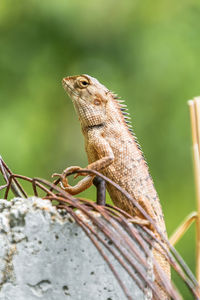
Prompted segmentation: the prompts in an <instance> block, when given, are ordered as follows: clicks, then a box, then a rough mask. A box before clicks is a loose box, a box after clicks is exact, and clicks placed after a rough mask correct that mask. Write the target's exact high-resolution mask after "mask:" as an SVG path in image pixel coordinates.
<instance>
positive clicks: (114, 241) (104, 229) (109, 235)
mask: <svg viewBox="0 0 200 300" xmlns="http://www.w3.org/2000/svg"><path fill="white" fill-rule="evenodd" d="M47 198H48V199H51V197H50V198H49V197H47ZM51 200H57V201H60V202H64V203H65V202H66V200H64V199H63V198H60V197H56V198H55V197H54V198H52V199H51ZM67 202H71V204H73V203H74V201H70V200H69V199H68V201H67ZM91 204H92V205H94V203H91ZM76 208H78V209H80V210H81V211H83V212H84V214H86V216H87V217H88V218H89V219H90V220H91V221H92V222H93V223H94V224H95V226H97V227H98V228H99V229H100V230H101V231H102V232H103V233H104V234H105V236H107V238H108V239H109V240H110V241H111V242H112V244H113V245H114V246H115V248H116V249H117V250H118V251H119V252H120V253H121V255H122V257H123V258H124V259H125V260H126V261H127V263H128V265H129V267H132V268H133V270H136V271H137V272H138V274H139V276H140V277H141V279H142V280H143V281H144V282H145V283H146V284H147V285H148V286H149V287H150V288H151V289H152V290H153V291H154V292H155V293H157V292H156V289H155V287H154V286H153V283H152V282H150V281H149V280H148V279H147V278H146V277H145V276H144V274H143V270H142V269H141V268H140V267H139V266H137V265H135V263H134V262H133V261H132V260H131V257H129V256H128V255H127V252H126V251H124V250H122V249H121V246H120V240H119V237H121V238H123V239H122V241H121V243H122V244H123V245H124V244H125V245H127V246H130V244H129V245H128V241H127V239H126V236H124V234H123V233H120V236H118V235H117V236H114V234H113V232H111V231H110V230H109V228H107V227H105V225H104V224H103V223H102V221H101V219H99V220H98V219H97V218H95V217H94V216H92V215H91V214H90V213H89V212H88V210H87V209H85V207H84V206H83V205H79V204H78V203H76ZM96 210H97V211H99V212H100V213H101V215H102V216H103V217H105V216H106V217H107V215H105V214H104V213H103V212H104V210H103V209H101V208H100V207H99V206H97V205H96ZM107 221H109V222H110V221H111V219H110V218H107ZM93 233H94V234H95V235H96V233H95V231H94V232H93ZM98 239H100V240H101V242H102V243H103V244H104V246H105V247H106V248H107V249H108V250H109V251H110V252H111V253H112V254H113V255H114V256H115V257H116V259H117V260H118V261H119V262H120V263H121V265H122V266H123V268H125V269H126V270H127V272H128V273H129V275H131V276H132V278H133V279H134V280H135V281H136V282H137V278H136V277H135V275H134V273H130V270H129V269H127V266H126V264H124V262H123V260H121V258H120V257H119V256H118V255H116V254H115V253H114V252H113V250H112V248H110V247H109V246H108V245H107V244H106V243H105V242H104V241H103V240H102V239H101V238H100V237H98ZM131 248H132V249H130V248H129V250H130V251H133V255H134V256H135V257H136V258H137V259H139V260H143V257H142V256H141V253H140V251H138V250H136V249H134V248H133V247H131ZM142 264H143V263H142ZM145 265H146V262H144V266H145ZM138 283H139V282H137V284H138ZM139 286H140V285H139ZM140 287H141V286H140ZM158 299H159V297H158ZM175 299H176V298H175Z"/></svg>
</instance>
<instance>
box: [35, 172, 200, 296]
mask: <svg viewBox="0 0 200 300" xmlns="http://www.w3.org/2000/svg"><path fill="white" fill-rule="evenodd" d="M79 172H85V173H93V174H95V175H97V176H100V177H102V178H103V179H104V180H105V181H106V182H109V183H111V184H112V185H113V186H115V187H116V188H117V189H118V190H119V191H121V192H122V193H123V194H124V195H126V197H127V198H128V199H129V200H130V201H132V202H133V204H134V205H135V206H136V207H137V208H138V209H139V210H140V211H141V213H142V214H143V215H144V216H145V217H146V218H147V219H148V220H149V222H150V223H151V224H152V225H153V226H154V228H155V229H156V230H157V232H158V233H159V234H160V236H161V238H162V239H163V240H164V241H165V242H166V244H167V245H168V246H169V248H170V249H171V251H172V253H173V255H174V256H175V257H176V259H177V261H178V262H179V263H180V264H181V266H182V268H183V269H184V271H185V272H186V274H187V275H188V277H189V278H187V277H186V276H185V274H184V273H183V271H182V269H181V268H180V266H179V265H178V264H177V263H176V261H175V260H174V258H173V256H172V255H171V254H170V253H169V252H168V251H167V249H166V248H165V247H164V246H163V244H162V243H161V244H160V245H161V246H162V248H163V249H164V251H167V253H168V254H169V258H170V262H171V263H172V265H173V266H174V267H176V268H175V269H176V271H177V273H178V274H179V276H180V277H181V278H182V279H183V280H184V281H185V283H186V284H187V285H188V287H189V288H190V290H191V291H192V293H193V294H194V296H196V297H197V298H199V297H200V291H199V286H198V283H197V282H196V279H195V277H194V276H193V274H192V272H191V271H190V270H189V269H188V267H187V266H186V264H185V263H184V261H183V260H182V258H181V257H180V255H179V254H178V253H177V252H176V250H175V249H174V248H173V247H172V246H171V245H170V244H169V242H168V240H167V239H166V238H165V237H164V235H162V233H160V232H159V229H158V228H157V226H156V225H155V223H154V221H153V220H152V219H151V218H150V217H149V215H148V214H147V213H146V212H145V211H144V209H143V208H142V207H141V206H140V205H139V204H138V203H137V202H136V201H135V200H134V199H133V198H132V197H131V196H130V195H129V193H127V192H126V191H125V190H124V189H123V188H121V187H120V186H119V185H118V184H116V183H114V182H113V181H112V180H110V179H109V178H107V177H105V176H104V175H102V174H101V173H99V172H97V171H94V170H88V169H82V170H78V171H76V172H73V173H79ZM69 175H72V174H69ZM37 180H38V181H40V182H42V183H43V184H46V185H47V186H49V187H52V185H51V184H50V183H49V182H48V181H46V180H43V179H40V178H37ZM55 187H56V186H55V185H54V188H55ZM56 189H57V190H59V191H61V194H63V195H68V194H67V193H66V192H65V191H63V190H61V189H60V188H58V187H56V188H55V190H56ZM144 228H145V227H144ZM150 232H151V231H150ZM151 233H152V232H151ZM152 235H153V234H152ZM153 236H154V235H153ZM157 242H158V241H157Z"/></svg>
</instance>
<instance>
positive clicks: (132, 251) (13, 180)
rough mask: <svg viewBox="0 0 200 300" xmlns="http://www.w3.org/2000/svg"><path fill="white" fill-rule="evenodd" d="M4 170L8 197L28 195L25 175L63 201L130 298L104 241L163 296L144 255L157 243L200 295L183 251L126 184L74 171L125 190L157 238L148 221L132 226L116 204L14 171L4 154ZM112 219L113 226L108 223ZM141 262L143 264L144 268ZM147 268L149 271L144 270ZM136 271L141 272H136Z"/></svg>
mask: <svg viewBox="0 0 200 300" xmlns="http://www.w3.org/2000/svg"><path fill="white" fill-rule="evenodd" d="M0 171H1V173H2V175H3V177H4V179H5V181H6V184H5V185H2V186H0V190H2V189H5V194H4V199H7V197H8V193H9V191H10V190H12V191H13V193H14V195H15V196H19V197H25V198H27V197H28V196H27V193H26V192H25V190H24V189H23V187H22V186H21V184H20V183H19V182H18V179H22V180H26V181H28V182H30V183H31V184H32V187H33V193H34V195H35V196H38V192H37V188H39V189H40V190H42V191H43V192H44V193H45V195H44V197H43V198H45V199H49V200H50V201H53V200H56V201H58V203H59V204H58V205H57V207H58V208H62V209H65V210H66V211H67V213H69V214H70V215H71V216H72V217H73V218H74V220H75V221H76V222H77V224H78V225H79V226H80V227H81V228H82V229H83V230H84V232H85V233H86V235H87V236H88V237H89V238H90V240H91V242H92V243H93V244H94V245H95V247H96V248H97V250H98V251H99V253H100V254H101V255H102V257H103V258H104V260H105V261H106V263H107V264H108V266H109V267H110V269H111V271H112V272H113V274H114V276H115V277H116V279H117V280H118V282H119V284H120V286H121V288H122V290H123V292H124V294H125V295H126V297H127V299H129V300H133V298H132V296H131V294H130V292H129V291H128V290H127V287H126V286H125V285H124V283H123V280H122V279H121V278H120V274H118V272H117V271H116V269H115V267H114V266H113V264H112V263H111V261H110V260H109V257H108V255H106V253H105V251H104V250H103V247H102V245H103V246H104V248H106V249H107V250H108V251H109V252H110V253H111V254H112V255H113V256H114V257H115V259H116V260H117V261H118V262H119V263H120V265H121V266H122V267H123V269H124V270H125V271H126V272H127V273H128V274H129V276H130V277H131V278H132V279H133V280H134V281H135V283H136V284H137V285H138V287H139V288H140V289H141V290H142V291H143V292H144V293H145V290H146V286H147V287H149V288H150V289H151V290H152V292H153V295H154V297H155V299H160V297H159V290H158V288H157V286H156V285H155V284H154V282H152V281H151V280H149V279H148V278H147V276H146V271H147V269H148V266H147V263H146V260H145V259H144V257H143V256H142V255H141V252H143V253H145V255H146V256H147V257H148V256H149V255H150V250H149V248H148V247H147V245H149V246H150V248H152V247H153V248H155V249H157V251H159V252H161V253H162V255H164V256H165V257H166V259H167V260H168V261H169V263H170V264H171V265H172V267H173V268H174V269H175V271H176V272H177V273H178V274H179V276H180V277H181V278H182V279H183V281H184V282H185V283H186V285H187V286H188V287H189V289H190V290H191V292H192V293H193V295H194V296H195V297H196V298H199V297H200V288H199V286H198V283H197V282H196V279H195V278H194V276H193V274H192V273H191V271H190V270H189V268H188V267H187V266H186V264H185V263H184V261H183V259H182V258H181V257H180V255H179V254H178V253H177V252H176V250H175V249H174V248H173V247H172V246H171V245H170V244H169V242H168V240H167V239H166V237H165V236H164V235H163V234H162V232H160V230H159V228H157V226H156V224H155V222H154V221H153V220H152V219H151V218H150V217H149V216H148V214H147V213H146V212H145V211H144V209H143V208H142V207H140V205H139V204H138V203H137V201H135V199H133V198H132V197H131V195H130V194H128V193H127V192H126V191H125V190H123V188H121V187H120V186H119V185H118V184H116V183H114V182H112V181H111V180H110V179H108V178H107V177H105V176H103V175H102V174H101V173H99V172H97V171H94V170H88V169H82V170H77V171H76V172H73V173H71V174H74V173H82V172H84V173H88V174H93V175H97V176H99V177H101V178H103V179H104V180H105V182H109V183H110V184H112V185H113V186H115V188H116V189H118V190H119V191H120V192H121V193H123V194H124V195H125V196H126V197H127V198H128V199H129V200H130V201H131V202H132V203H133V205H134V206H136V207H137V208H138V210H139V211H140V212H141V213H142V214H143V216H144V218H145V219H146V220H147V221H148V223H149V224H151V225H152V226H153V228H154V230H155V232H157V234H158V236H160V238H157V235H155V234H154V233H153V232H152V231H151V230H149V229H148V228H147V227H146V226H145V225H146V224H147V221H146V224H145V222H144V225H141V224H137V226H131V222H133V223H135V220H134V218H133V217H132V216H130V215H129V214H128V213H126V212H124V211H122V210H121V209H119V208H117V207H115V206H111V205H109V204H106V206H100V205H97V204H96V203H94V202H92V201H89V200H86V199H81V198H74V197H72V196H71V195H69V194H68V193H67V192H65V191H64V190H63V189H61V188H60V187H58V186H57V184H58V183H59V179H57V180H55V181H54V183H50V182H48V181H47V180H44V179H40V178H33V179H32V178H29V177H27V176H22V175H17V174H13V173H12V172H11V170H10V169H9V168H8V166H7V165H6V164H5V162H4V161H3V160H2V158H1V157H0ZM71 174H70V175H71ZM74 209H79V210H80V211H81V212H82V213H83V214H84V215H85V216H86V217H87V219H88V220H90V221H91V223H92V224H93V225H95V227H96V228H98V229H99V231H100V232H102V233H103V234H104V236H105V237H107V238H108V239H109V240H110V241H111V243H112V246H111V245H109V244H107V243H106V242H105V241H104V239H103V238H102V237H101V235H100V234H99V232H98V231H97V230H95V229H94V227H92V226H91V225H90V224H89V223H88V222H87V221H85V220H84V219H83V218H82V217H81V216H79V215H78V214H76V213H75V210H74ZM93 211H96V212H98V213H100V215H101V217H102V218H97V217H95V216H94V214H92V212H93ZM108 223H109V224H110V225H111V226H106V225H107V224H108ZM137 227H138V228H142V229H143V231H142V230H141V231H140V232H139V231H138V229H137ZM111 228H112V230H111ZM133 240H136V241H137V242H138V244H139V246H140V247H141V248H142V250H143V251H139V250H138V249H136V247H135V245H134V244H133ZM161 240H164V243H163V242H161ZM157 245H160V247H157ZM166 245H167V246H166ZM168 248H169V249H170V250H171V252H172V254H173V255H172V254H171V253H170V251H169V250H168ZM133 257H134V258H135V260H136V261H137V262H139V264H136V263H135V260H134V259H133ZM175 258H176V260H175ZM153 264H154V266H155V269H156V271H157V273H158V274H159V277H160V282H159V285H160V286H161V288H162V289H163V290H164V291H165V292H166V293H167V294H168V295H169V296H170V297H172V298H173V299H177V300H178V299H181V296H180V294H179V292H178V291H177V289H176V288H175V287H174V286H173V284H172V283H171V282H170V281H169V279H168V278H167V276H166V274H165V273H164V271H163V270H162V269H161V267H160V266H159V265H158V263H157V261H156V260H155V259H154V258H153ZM141 266H143V268H142V267H141ZM144 270H146V271H145V272H144ZM136 272H137V274H138V276H136ZM138 277H139V278H138Z"/></svg>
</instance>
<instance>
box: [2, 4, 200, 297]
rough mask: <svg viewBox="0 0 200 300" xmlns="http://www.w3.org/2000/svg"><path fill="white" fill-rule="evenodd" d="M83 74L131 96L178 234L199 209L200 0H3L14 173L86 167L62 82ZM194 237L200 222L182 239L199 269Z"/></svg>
mask: <svg viewBox="0 0 200 300" xmlns="http://www.w3.org/2000/svg"><path fill="white" fill-rule="evenodd" d="M81 73H86V74H90V75H92V76H94V77H96V78H98V79H99V80H100V81H101V82H102V83H103V84H105V85H106V86H107V87H108V88H110V89H111V90H113V91H115V92H116V93H118V94H119V95H120V96H122V98H124V99H126V102H127V105H128V107H129V110H130V113H131V115H132V122H133V127H134V130H135V132H136V135H137V136H138V139H139V141H140V144H141V145H142V148H143V150H144V153H145V156H146V158H147V161H148V163H149V166H150V170H151V173H152V176H153V178H154V181H155V185H156V187H157V190H158V192H159V195H160V199H161V202H162V206H163V210H164V214H165V219H166V224H167V229H168V232H169V234H171V233H172V231H173V230H174V229H175V228H176V226H177V225H178V224H179V223H180V222H181V221H182V220H183V218H184V217H185V216H186V215H187V214H188V213H189V212H191V211H192V210H194V209H195V193H194V184H193V168H192V155H191V137H190V123H189V113H188V107H187V100H188V99H190V98H193V97H194V96H196V95H200V87H199V78H200V3H199V1H197V0H196V1H195V0H182V1H172V0H168V1H153V2H152V1H150V0H143V1H137V0H125V1H119V0H101V1H94V0H85V1H79V0H73V1H72V0H71V1H70V0H57V1H52V0H48V1H47V0H42V1H39V0H29V1H27V0H20V1H19V0H18V1H13V0H1V1H0V125H1V127H0V128H1V131H0V145H1V147H0V154H1V155H2V156H3V158H4V160H5V161H6V162H7V164H8V165H9V166H10V167H11V168H12V170H13V171H14V172H16V173H19V174H24V175H27V176H30V177H34V176H37V177H43V178H47V179H50V175H51V174H52V173H53V172H58V171H59V172H61V171H62V170H63V168H65V167H67V166H70V165H81V166H83V167H84V166H86V165H87V158H86V154H85V152H84V145H83V138H82V135H81V132H80V127H79V122H78V119H77V117H76V115H75V112H74V109H73V106H72V103H71V101H70V100H69V98H68V97H67V96H66V94H65V92H64V90H63V88H62V85H61V80H62V78H63V77H64V76H66V75H72V74H81ZM2 182H3V181H2V180H1V181H0V183H2ZM28 189H29V191H31V189H30V188H28ZM83 195H84V196H86V197H90V198H92V197H94V195H95V189H94V188H91V189H90V190H89V191H87V192H85V193H84V194H83ZM1 196H2V194H1ZM194 237H195V231H194V226H193V227H192V228H191V229H190V230H189V231H188V233H187V234H186V235H185V236H184V238H183V239H182V240H181V241H180V242H179V243H178V244H177V249H178V250H179V251H180V252H181V254H182V255H183V257H184V259H185V260H186V262H187V263H188V264H189V266H190V268H191V269H192V270H193V271H194V270H195V242H194ZM185 295H186V296H185V297H186V298H185V299H190V296H189V295H188V294H185Z"/></svg>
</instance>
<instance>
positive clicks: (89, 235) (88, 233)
mask: <svg viewBox="0 0 200 300" xmlns="http://www.w3.org/2000/svg"><path fill="white" fill-rule="evenodd" d="M64 208H65V209H66V210H67V211H68V212H69V213H70V214H71V215H72V216H73V217H74V219H75V220H76V222H77V223H78V224H79V225H80V226H81V227H82V229H83V230H84V232H85V233H86V234H87V236H88V237H89V238H90V240H91V241H92V242H93V244H94V245H95V247H96V248H97V250H98V251H99V253H100V254H101V255H102V257H103V258H104V260H105V261H106V262H107V264H108V266H109V268H110V269H111V271H112V272H113V274H114V275H115V277H116V279H117V281H118V282H119V284H120V286H121V288H122V290H123V292H124V294H125V295H126V297H127V299H129V300H134V299H133V298H132V297H131V295H130V294H129V293H128V291H127V289H126V286H125V285H124V284H123V281H122V280H121V279H120V277H119V274H118V273H117V272H116V270H115V268H114V267H113V265H112V264H111V263H110V261H109V259H108V257H107V256H106V254H105V253H104V252H103V250H102V248H101V247H100V245H99V244H98V242H97V241H96V240H95V239H94V237H93V236H92V235H91V231H92V233H93V234H94V235H95V234H96V233H95V232H94V230H93V229H92V228H91V226H89V225H88V224H86V223H83V222H82V221H81V220H80V219H79V218H78V217H77V215H76V214H75V213H74V211H73V210H72V209H69V208H68V207H66V206H64ZM86 228H88V229H89V230H87V229H86ZM96 238H97V239H100V240H102V241H103V239H101V238H100V237H99V236H96ZM103 242H104V241H103ZM104 246H106V247H107V248H108V246H107V244H106V243H105V242H104ZM113 255H114V256H115V254H114V253H113ZM115 257H116V256H115ZM116 259H118V260H119V257H116ZM120 260H121V259H120ZM138 283H139V282H138ZM140 288H141V289H142V287H140Z"/></svg>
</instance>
